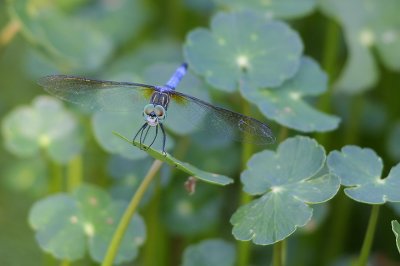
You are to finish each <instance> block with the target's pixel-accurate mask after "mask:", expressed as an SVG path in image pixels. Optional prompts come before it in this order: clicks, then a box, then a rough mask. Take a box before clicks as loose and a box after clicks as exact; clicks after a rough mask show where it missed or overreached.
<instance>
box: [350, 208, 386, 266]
mask: <svg viewBox="0 0 400 266" xmlns="http://www.w3.org/2000/svg"><path fill="white" fill-rule="evenodd" d="M379 208H380V205H373V206H372V211H371V216H370V217H369V222H368V228H367V233H366V234H365V237H364V242H363V245H362V248H361V253H360V257H359V258H358V262H357V264H356V265H357V266H364V265H367V261H368V256H369V253H370V251H371V246H372V241H373V239H374V234H375V229H376V224H377V222H378V216H379Z"/></svg>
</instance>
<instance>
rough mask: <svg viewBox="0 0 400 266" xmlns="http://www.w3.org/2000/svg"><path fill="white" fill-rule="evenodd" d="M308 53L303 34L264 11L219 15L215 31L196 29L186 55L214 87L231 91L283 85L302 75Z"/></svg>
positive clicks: (212, 27)
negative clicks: (298, 73)
mask: <svg viewBox="0 0 400 266" xmlns="http://www.w3.org/2000/svg"><path fill="white" fill-rule="evenodd" d="M255 26H256V27H255ZM249 29H252V30H251V31H249ZM265 44H268V46H265ZM302 50H303V45H302V43H301V40H300V38H299V36H298V35H297V33H296V32H294V31H293V30H292V29H290V28H289V27H288V26H287V25H286V24H284V23H282V22H278V21H270V20H267V19H265V18H264V17H262V16H261V15H260V14H259V13H253V12H237V13H232V14H225V13H219V14H217V15H216V16H215V17H214V18H213V19H212V22H211V30H207V29H196V30H193V31H191V32H190V33H189V34H188V36H187V38H186V43H185V47H184V54H185V58H186V60H187V62H188V63H189V65H190V66H191V68H192V69H193V70H194V71H195V72H196V73H198V74H199V75H202V76H204V77H205V79H206V80H207V82H208V83H210V84H211V85H213V86H214V87H216V88H218V89H221V90H223V91H230V92H231V91H234V90H236V89H237V88H238V87H242V86H243V87H245V88H251V89H255V88H259V87H276V86H279V85H281V84H282V83H283V82H284V81H285V80H286V79H288V78H291V77H292V76H293V75H294V74H295V73H296V71H297V69H298V67H299V64H300V55H301V52H302Z"/></svg>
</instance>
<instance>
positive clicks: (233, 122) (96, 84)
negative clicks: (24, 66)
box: [38, 63, 275, 154]
mask: <svg viewBox="0 0 400 266" xmlns="http://www.w3.org/2000/svg"><path fill="white" fill-rule="evenodd" d="M187 67H188V66H187V64H186V63H183V64H182V65H181V66H180V67H178V68H177V69H176V71H175V73H174V74H173V75H172V77H171V78H170V79H169V80H168V82H167V83H166V84H165V85H164V86H153V85H147V84H140V83H131V82H116V81H103V80H95V79H87V78H83V77H75V76H66V75H51V76H45V77H42V78H41V79H39V81H38V83H39V85H41V86H42V87H44V89H45V90H46V91H47V92H49V93H50V94H52V95H54V96H56V97H58V98H60V99H62V100H66V101H69V102H72V103H75V104H79V105H82V106H84V107H87V108H89V109H92V110H98V111H111V112H138V110H140V111H139V112H142V115H143V118H144V121H145V122H144V124H143V125H142V126H141V127H140V129H139V130H138V131H137V133H136V134H135V136H134V138H133V141H135V140H136V139H137V138H138V137H139V144H140V148H141V149H142V148H144V145H147V147H151V146H152V145H153V144H154V142H155V140H156V138H157V136H158V133H159V129H160V130H161V133H162V136H163V139H162V152H163V153H164V154H166V153H165V142H166V134H165V128H164V122H165V121H166V118H167V111H168V108H169V107H170V105H171V108H172V106H173V108H175V115H176V116H180V117H181V119H182V120H181V121H183V123H192V122H193V121H196V120H199V118H201V119H203V121H204V122H205V123H204V124H203V129H205V130H206V131H207V133H217V134H220V135H221V136H223V137H224V138H229V139H234V140H238V141H245V142H251V143H254V144H261V145H262V144H270V143H273V142H274V141H275V137H274V135H273V133H272V131H271V129H270V128H269V126H268V125H266V124H264V123H262V122H260V121H258V120H256V119H254V118H252V117H249V116H245V115H242V114H239V113H236V112H233V111H229V110H227V109H225V108H222V107H218V106H214V105H212V104H210V103H207V102H205V101H202V100H200V99H197V98H195V97H193V96H190V95H186V94H184V93H181V92H178V91H176V90H175V88H176V87H177V86H178V84H179V82H180V81H181V79H182V78H183V76H184V75H185V74H186V72H187ZM143 106H144V108H143ZM138 108H143V109H138ZM172 119H175V118H174V117H172ZM150 128H154V129H155V134H153V135H154V137H152V139H150V141H149V142H147V143H148V144H146V139H147V136H148V133H149V130H150ZM210 136H212V134H211V135H210Z"/></svg>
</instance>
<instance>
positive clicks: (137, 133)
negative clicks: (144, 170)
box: [132, 123, 147, 148]
mask: <svg viewBox="0 0 400 266" xmlns="http://www.w3.org/2000/svg"><path fill="white" fill-rule="evenodd" d="M146 126H147V123H144V124H143V126H141V127H140V129H139V130H138V131H137V132H136V135H135V136H134V137H133V140H132V143H133V145H135V140H136V138H137V136H138V135H139V133H141V132H143V130H144V129H145V128H146ZM139 141H140V140H139ZM140 146H141V144H140ZM140 148H141V147H140Z"/></svg>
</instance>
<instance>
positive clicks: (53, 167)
mask: <svg viewBox="0 0 400 266" xmlns="http://www.w3.org/2000/svg"><path fill="white" fill-rule="evenodd" d="M47 160H48V161H49V168H50V173H51V175H50V182H49V193H50V194H51V193H56V192H60V191H63V168H62V166H61V165H60V164H58V163H56V162H54V161H52V160H51V159H49V158H47Z"/></svg>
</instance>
